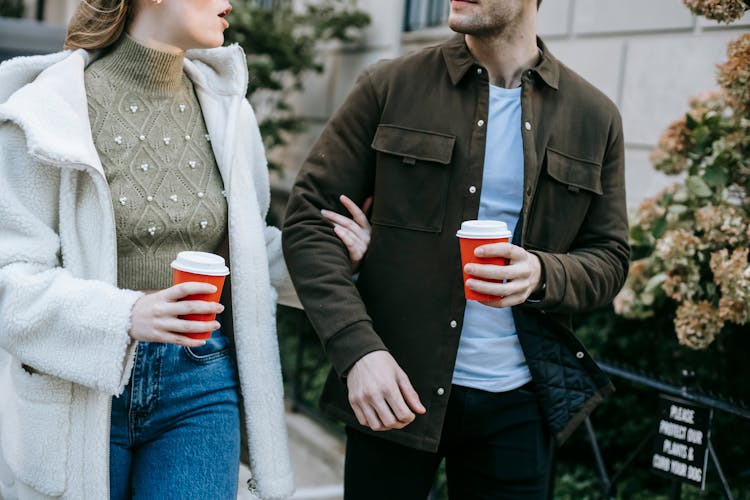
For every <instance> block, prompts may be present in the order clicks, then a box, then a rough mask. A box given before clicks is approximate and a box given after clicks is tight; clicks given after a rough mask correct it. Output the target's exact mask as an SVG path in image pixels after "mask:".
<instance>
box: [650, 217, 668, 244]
mask: <svg viewBox="0 0 750 500" xmlns="http://www.w3.org/2000/svg"><path fill="white" fill-rule="evenodd" d="M667 226H668V223H667V219H666V218H664V217H662V218H661V219H657V221H656V222H654V227H653V228H652V229H651V234H652V235H653V236H654V238H657V239H658V238H661V237H662V236H663V235H664V232H665V231H666V230H667Z"/></svg>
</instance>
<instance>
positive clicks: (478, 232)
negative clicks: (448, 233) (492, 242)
mask: <svg viewBox="0 0 750 500" xmlns="http://www.w3.org/2000/svg"><path fill="white" fill-rule="evenodd" d="M456 236H458V237H459V238H470V239H475V240H486V239H493V238H510V237H511V236H512V233H511V232H510V231H509V230H508V225H507V224H506V223H505V222H503V221H499V220H467V221H464V222H462V223H461V229H459V230H458V232H457V233H456Z"/></svg>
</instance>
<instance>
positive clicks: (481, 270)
mask: <svg viewBox="0 0 750 500" xmlns="http://www.w3.org/2000/svg"><path fill="white" fill-rule="evenodd" d="M457 235H458V237H459V238H460V241H461V260H462V266H463V273H464V291H465V293H466V299H467V300H477V301H479V302H481V303H483V304H485V305H488V306H491V307H510V306H515V305H517V304H522V303H523V302H525V301H526V299H528V298H529V296H530V295H531V294H532V293H533V292H534V291H536V290H537V289H538V288H539V283H540V281H541V274H542V266H541V263H540V262H539V258H538V257H537V256H536V255H534V254H533V253H530V252H527V251H526V250H524V249H523V248H521V247H519V246H516V245H513V244H511V243H510V242H509V241H510V232H509V231H508V229H507V226H506V224H505V223H503V222H500V221H466V222H464V223H463V224H462V225H461V230H460V231H459V232H458V234H457Z"/></svg>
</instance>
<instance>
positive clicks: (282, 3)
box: [255, 0, 290, 9]
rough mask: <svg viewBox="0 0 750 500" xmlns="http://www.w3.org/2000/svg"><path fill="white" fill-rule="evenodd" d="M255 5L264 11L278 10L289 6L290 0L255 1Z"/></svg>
mask: <svg viewBox="0 0 750 500" xmlns="http://www.w3.org/2000/svg"><path fill="white" fill-rule="evenodd" d="M255 3H256V4H257V5H258V7H262V8H264V9H278V8H280V7H286V6H288V5H289V4H290V0H255Z"/></svg>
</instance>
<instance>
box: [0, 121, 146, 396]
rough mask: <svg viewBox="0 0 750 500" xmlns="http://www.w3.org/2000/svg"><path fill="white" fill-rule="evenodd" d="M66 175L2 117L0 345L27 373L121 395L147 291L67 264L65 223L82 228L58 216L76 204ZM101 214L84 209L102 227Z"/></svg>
mask: <svg viewBox="0 0 750 500" xmlns="http://www.w3.org/2000/svg"><path fill="white" fill-rule="evenodd" d="M61 175H63V174H62V171H61V169H60V167H59V166H56V165H54V162H50V164H46V163H44V162H41V161H38V160H36V159H34V158H33V157H32V156H30V155H29V153H28V150H27V147H26V142H25V138H24V134H23V132H22V131H21V130H20V129H19V128H18V127H17V126H16V125H15V124H13V123H11V122H4V123H2V122H0V190H2V195H0V349H3V350H5V351H7V352H8V353H9V354H10V355H11V356H13V357H14V358H16V359H17V360H18V361H19V362H20V363H22V364H24V365H25V366H26V368H27V370H29V371H32V372H33V371H39V372H42V373H45V374H47V375H53V376H56V377H59V378H62V379H65V380H69V381H72V382H75V383H77V384H81V385H84V386H87V387H91V388H93V389H97V390H100V391H103V392H107V393H110V394H119V393H120V392H121V391H122V388H123V387H124V385H125V383H126V382H127V380H128V377H129V372H130V366H129V365H130V363H129V361H128V360H129V359H131V354H132V349H133V347H134V344H135V343H134V342H133V341H132V340H131V339H130V337H129V335H128V331H129V329H130V313H131V309H132V307H133V305H134V303H135V302H136V300H138V298H139V297H140V296H141V295H142V294H141V293H140V292H135V291H130V290H121V289H118V288H117V287H115V286H114V285H112V284H110V283H106V282H104V281H96V280H91V279H80V278H78V277H76V276H74V275H73V273H71V271H70V270H69V269H67V268H66V266H64V262H65V260H66V257H65V252H64V248H63V247H62V245H61V237H60V227H61V226H64V225H66V224H67V225H68V227H81V226H80V225H79V223H80V221H77V223H75V224H74V223H73V221H66V220H60V215H59V214H60V208H59V207H60V205H61V198H64V199H65V200H66V202H70V203H73V204H75V203H77V199H76V193H68V192H65V191H64V190H62V189H61ZM82 175H83V174H82ZM102 213H106V212H99V213H96V212H94V213H86V214H81V216H83V215H86V216H88V217H90V219H89V221H88V223H87V224H84V227H88V228H89V230H90V231H97V230H98V229H97V228H100V227H101V217H102ZM79 236H80V237H81V238H85V235H79ZM91 251H92V252H96V251H99V252H101V254H102V258H112V257H111V256H106V255H103V254H105V253H106V252H107V249H96V248H94V249H91Z"/></svg>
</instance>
